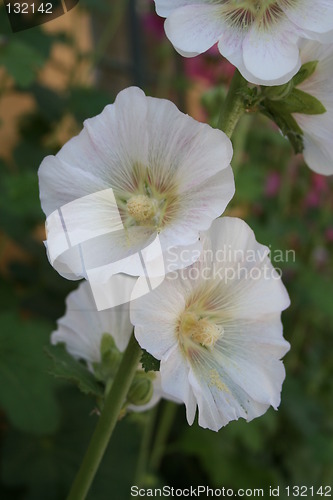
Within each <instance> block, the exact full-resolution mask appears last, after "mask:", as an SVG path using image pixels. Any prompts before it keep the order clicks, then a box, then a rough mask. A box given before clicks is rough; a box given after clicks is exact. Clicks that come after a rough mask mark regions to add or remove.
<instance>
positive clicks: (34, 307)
mask: <svg viewBox="0 0 333 500" xmlns="http://www.w3.org/2000/svg"><path fill="white" fill-rule="evenodd" d="M117 1H119V0H117ZM122 1H123V0H122ZM80 6H81V7H84V8H85V10H86V11H87V12H88V13H91V12H92V11H94V13H96V12H99V13H100V14H102V16H103V17H106V15H107V13H110V9H111V8H114V7H113V5H112V6H110V2H109V1H108V0H98V1H97V0H81V1H80ZM94 23H95V20H93V26H94V30H95V31H96V25H95V24H94ZM50 27H51V25H50ZM0 33H1V40H0V64H1V65H2V66H3V68H4V71H5V76H6V75H7V76H8V75H9V77H10V78H7V79H6V78H5V79H4V83H5V85H4V87H3V88H2V87H1V88H0V98H1V97H3V96H5V97H6V93H8V95H9V94H10V93H11V92H13V91H14V92H17V91H20V92H22V93H29V95H30V96H31V97H32V99H33V100H34V102H35V103H36V107H35V109H34V110H33V111H32V112H29V113H27V114H26V115H24V116H23V117H21V118H20V120H19V121H18V122H17V130H16V132H17V136H18V141H17V144H16V145H15V147H14V150H13V154H12V157H11V158H10V160H8V159H7V158H6V159H4V158H1V159H0V184H1V188H0V190H1V192H0V195H1V196H0V265H1V274H0V297H1V301H0V311H1V313H0V406H1V411H0V445H1V457H0V458H1V483H0V498H1V499H2V498H3V499H4V500H7V498H8V499H9V498H10V499H13V500H16V499H17V500H39V499H40V500H45V499H47V500H63V499H64V498H66V495H67V493H68V490H69V487H70V484H71V482H72V479H73V477H74V475H75V473H76V472H77V469H78V466H79V463H80V461H81V459H82V456H83V454H84V451H85V450H86V447H87V445H88V441H89V439H90V436H91V434H92V432H93V429H94V427H95V425H96V421H97V418H98V417H97V413H98V409H96V403H95V401H94V398H95V399H97V401H98V402H99V400H100V398H101V397H102V396H103V393H104V383H105V381H106V380H107V379H108V378H109V377H110V376H111V375H112V373H111V372H110V365H111V364H112V363H113V361H114V360H113V358H112V352H113V351H112V345H111V344H109V343H108V342H109V339H108V338H106V339H104V342H103V346H102V347H103V349H102V363H100V364H98V365H94V366H93V368H94V370H95V377H94V376H93V375H92V374H91V372H90V371H89V370H88V369H87V367H86V366H85V365H84V364H83V363H82V362H80V361H76V360H74V359H73V358H72V357H71V356H70V355H69V354H68V353H67V352H66V351H65V349H64V348H63V347H61V346H55V347H52V346H49V336H50V333H51V331H52V329H53V325H54V321H55V320H56V319H57V318H59V317H60V316H61V315H63V313H64V300H65V297H66V295H67V294H68V293H69V291H71V290H72V289H73V286H75V285H74V284H73V283H72V282H70V281H67V280H65V279H63V278H62V277H60V276H59V275H58V274H57V273H56V272H55V271H54V270H53V269H52V268H51V266H50V264H49V263H48V260H47V257H46V253H45V248H44V246H43V244H42V235H39V232H38V231H40V230H41V228H42V224H43V222H44V215H43V213H42V211H41V208H40V202H39V196H38V180H37V169H38V166H39V164H40V162H41V161H42V159H43V158H44V157H45V156H46V155H48V154H55V153H56V152H57V151H58V150H59V148H60V147H61V146H62V139H61V138H59V131H62V127H63V123H64V121H66V119H67V118H68V117H69V118H70V120H71V121H72V122H73V134H74V133H76V132H77V130H80V129H81V128H82V121H83V120H84V119H86V118H88V117H91V116H94V115H96V114H98V113H100V112H101V111H102V110H103V108H104V106H105V105H107V104H109V103H110V102H113V100H114V96H115V95H116V93H117V92H118V90H119V88H118V87H119V86H120V87H124V86H125V85H124V81H125V79H126V81H127V82H128V83H126V85H129V84H131V83H132V82H131V77H128V75H127V74H125V73H126V71H127V70H128V71H132V69H133V68H134V66H135V64H136V62H135V61H132V62H130V64H129V65H128V67H127V66H126V65H122V64H121V63H119V61H118V60H112V57H113V56H112V55H111V53H109V51H108V53H107V54H105V58H103V61H102V64H101V65H100V66H99V68H98V71H95V69H94V68H93V69H94V74H96V75H98V76H97V78H96V80H95V83H94V84H92V85H91V86H87V84H86V82H87V81H89V80H86V81H80V79H79V78H76V77H77V75H79V71H77V70H78V68H79V66H80V64H81V62H82V61H83V60H85V61H87V62H88V63H89V62H90V61H93V60H94V55H93V54H91V53H89V54H87V53H82V52H81V49H80V48H79V47H78V46H76V45H75V43H74V40H73V39H72V38H70V37H68V36H66V37H65V36H64V35H63V34H60V35H59V34H57V35H55V34H53V33H51V32H47V31H46V30H45V29H44V27H37V28H33V29H31V30H27V31H26V32H21V33H19V34H12V33H11V32H10V29H9V26H8V21H7V18H6V15H5V14H4V11H3V9H0ZM144 35H145V34H144ZM121 36H124V37H126V36H127V34H125V30H124V32H123V33H121ZM96 38H97V39H98V40H102V39H104V35H103V34H102V33H97V37H96ZM105 40H106V39H104V41H105ZM58 41H61V42H62V43H63V44H65V46H66V48H67V49H68V48H70V49H72V50H73V51H74V53H75V58H76V60H75V62H74V65H73V66H72V67H71V68H70V72H68V73H66V71H65V73H66V74H64V75H63V76H64V77H66V79H67V80H68V81H69V82H70V83H69V86H68V88H67V89H66V90H65V91H60V90H57V87H56V86H53V85H52V88H51V86H47V84H46V83H45V81H43V82H42V81H41V79H40V78H39V73H40V69H42V68H43V66H44V64H45V63H46V61H47V60H49V56H50V54H51V49H52V48H53V46H54V44H55V43H56V42H58ZM109 42H110V43H109V47H111V48H112V44H113V40H109ZM94 43H95V46H96V45H97V43H98V41H97V40H96V39H95V40H94ZM146 48H147V53H148V47H146ZM154 49H156V50H155V56H156V55H158V57H159V60H158V61H157V62H156V67H157V68H159V70H160V69H161V68H162V67H163V74H162V73H161V75H159V70H158V71H156V72H155V73H154V71H153V72H152V74H150V73H149V74H147V79H146V81H147V82H149V84H148V85H147V88H145V90H146V91H147V93H148V94H149V95H159V96H163V97H168V98H171V99H172V100H174V101H175V100H178V101H177V103H178V104H179V103H183V104H184V102H185V98H184V97H185V96H184V91H186V90H187V89H188V88H189V87H191V86H192V87H193V85H192V83H193V82H189V81H188V79H186V78H185V76H184V74H183V73H182V64H183V60H182V59H181V58H177V59H174V51H173V49H172V48H171V46H170V44H168V43H167V42H165V40H161V42H158V43H156V47H155V46H154ZM199 57H200V56H199ZM148 62H149V64H151V62H152V61H147V63H148ZM53 63H56V64H57V63H61V58H60V60H59V59H57V61H53ZM316 64H317V63H316V62H315V61H314V62H310V63H307V64H305V65H303V66H302V68H301V70H300V71H299V73H298V74H297V75H296V76H295V77H294V78H293V79H292V82H291V83H289V84H287V85H285V86H277V87H272V88H269V89H266V90H264V91H263V92H261V93H260V92H259V91H258V90H257V89H256V88H255V87H253V88H251V89H249V90H248V94H247V95H245V96H244V97H245V98H246V100H247V104H248V106H249V108H251V109H252V110H254V111H255V110H257V109H258V108H260V106H261V105H262V99H263V98H265V99H266V103H265V104H266V105H267V106H266V111H265V112H266V114H267V115H268V116H269V118H270V119H275V120H276V123H277V125H278V126H279V127H280V129H281V130H282V132H283V134H284V135H286V136H288V137H289V139H290V140H291V142H292V144H293V146H294V148H295V150H296V151H301V150H302V148H303V140H302V131H301V130H300V129H299V128H298V127H297V124H296V122H295V121H294V120H293V118H292V113H294V112H298V111H304V108H303V106H306V112H308V113H313V112H315V113H322V112H324V109H323V108H322V107H321V105H320V103H319V104H318V102H317V101H315V100H314V99H313V98H311V97H309V96H307V95H306V94H304V93H302V92H301V91H300V90H299V89H297V88H296V87H297V86H298V85H299V84H300V83H301V82H302V81H304V80H305V79H306V78H308V77H309V76H310V75H311V74H313V72H314V70H315V68H316ZM106 66H107V67H109V66H110V67H111V68H112V71H113V72H112V75H111V77H110V78H109V79H108V88H109V91H108V92H104V91H101V85H100V79H99V74H100V72H103V71H104V67H106ZM146 67H148V64H146ZM175 67H176V68H177V70H176V71H175V70H174V68H175ZM118 73H119V74H120V77H121V84H120V85H119V86H118V84H117V83H115V82H116V81H117V78H118V77H119V74H118ZM92 74H93V73H92ZM8 82H9V83H8ZM2 83H3V82H1V85H2ZM105 87H106V85H105ZM261 90H262V89H261ZM225 95H226V89H225V88H224V87H223V86H220V85H219V86H214V85H210V87H209V90H208V91H207V92H206V93H205V94H204V96H203V104H204V111H205V112H206V119H207V122H210V123H211V124H215V123H216V122H217V119H218V116H219V113H220V109H221V105H222V103H223V101H224V99H225ZM267 103H268V104H267ZM301 107H302V109H301ZM183 109H184V110H185V107H184V108H183ZM276 117H278V118H276ZM246 118H247V124H246V123H245V122H243V123H244V124H245V125H244V127H243V129H241V127H242V126H243V124H242V123H240V125H239V129H237V132H236V135H235V136H234V138H233V143H234V149H235V154H234V159H233V168H234V174H235V181H236V194H235V197H234V198H233V200H232V202H231V203H230V205H229V206H228V209H227V210H228V211H229V212H228V215H235V216H239V217H241V218H244V219H246V221H247V222H248V223H249V224H250V225H251V227H252V228H253V229H254V231H255V234H256V238H257V240H258V241H260V242H261V243H263V244H266V245H269V246H270V247H271V249H272V252H274V250H282V251H287V250H294V251H295V255H296V259H295V261H293V260H292V259H291V260H288V261H283V262H281V263H279V262H276V263H275V265H276V266H278V267H281V269H282V271H283V279H284V282H285V284H286V286H287V288H288V292H289V294H290V297H291V304H292V305H291V307H290V308H289V309H288V310H287V311H285V312H284V313H283V324H284V331H285V336H286V338H287V339H288V340H289V341H290V343H291V351H290V352H289V353H288V354H287V356H286V357H285V366H286V374H287V375H286V380H285V383H284V386H283V391H282V403H281V407H280V409H279V411H278V412H275V411H274V410H272V409H270V410H269V411H268V412H267V413H266V414H265V415H264V416H263V417H261V418H259V419H256V420H254V421H252V422H250V423H246V422H244V421H238V422H233V423H231V424H230V425H228V426H227V427H226V428H224V429H222V430H221V431H220V432H219V433H213V432H211V431H208V430H204V429H201V428H200V427H198V425H197V424H194V425H193V426H192V427H189V426H188V424H187V423H186V420H185V410H184V407H183V406H180V407H179V409H178V413H177V415H176V417H175V420H174V421H173V422H171V423H170V431H169V434H168V433H166V441H167V442H166V448H165V453H164V459H163V460H162V464H161V467H159V469H158V470H157V471H156V470H154V471H149V470H148V471H147V475H146V476H147V478H148V479H147V482H149V486H151V485H159V484H162V485H163V484H170V485H172V486H179V487H184V486H186V485H191V484H193V485H195V484H209V485H211V486H215V487H218V486H230V487H233V488H239V487H243V486H244V487H246V488H249V487H263V486H267V485H272V486H274V485H278V484H279V485H280V486H283V485H287V484H289V485H292V484H308V485H309V486H311V485H315V486H316V485H320V484H329V483H330V481H331V478H332V477H333V468H332V460H331V458H332V454H333V449H332V429H333V418H332V415H333V399H332V393H333V360H332V355H331V353H332V350H333V335H332V334H333V329H332V325H333V318H332V310H333V309H332V292H333V289H332V282H333V243H332V241H331V240H329V238H328V237H326V236H325V235H326V232H327V230H328V229H330V228H332V211H333V205H332V203H333V202H332V197H331V192H332V188H333V185H332V180H331V179H327V180H326V181H325V186H326V187H325V186H324V187H320V188H318V186H317V184H318V176H315V175H314V174H313V173H311V172H310V171H309V169H308V168H306V167H305V166H304V165H303V164H302V162H301V159H300V158H298V159H295V158H293V159H291V148H290V144H289V142H288V141H286V140H285V138H284V137H283V136H282V135H281V134H280V133H279V132H278V130H277V129H276V127H275V126H274V124H273V123H272V122H271V121H269V120H268V119H267V118H265V117H262V116H261V117H260V116H258V115H256V116H247V117H246ZM0 125H1V126H4V125H6V117H5V116H2V124H0ZM272 174H274V175H275V176H277V178H278V182H279V186H278V188H277V189H276V191H275V192H273V193H272V192H271V193H269V189H268V188H267V186H268V184H269V179H270V176H271V175H272ZM319 184H320V183H319ZM322 184H324V182H322ZM273 191H274V190H273ZM313 194H315V195H316V196H317V195H318V199H319V201H317V202H316V199H315V202H311V203H312V204H311V203H310V202H309V197H311V196H313ZM37 230H38V231H37ZM36 232H37V233H38V235H39V236H36ZM17 247H18V248H19V249H20V251H21V252H23V254H24V257H23V258H22V257H21V256H20V255H17V253H16V250H17ZM318 256H319V257H318ZM5 311H6V312H5ZM19 318H26V319H24V320H23V319H22V320H21V319H19ZM44 346H49V347H48V348H47V351H48V353H49V357H47V356H46V355H45V351H44ZM141 363H142V365H143V367H144V369H145V371H147V372H149V371H151V373H148V376H150V377H152V376H154V374H153V373H152V372H153V371H156V370H159V361H158V360H156V359H154V358H152V357H151V356H150V355H149V354H148V353H146V352H144V353H143V355H142V359H141ZM50 371H51V372H53V373H54V374H55V375H56V378H54V377H52V376H51V375H50ZM96 377H97V378H98V379H99V380H100V382H101V383H100V382H98V381H96ZM66 381H69V382H71V383H74V384H75V385H77V386H79V388H80V389H81V391H83V392H84V393H85V394H81V393H80V392H79V391H78V390H77V387H71V386H70V385H69V384H66ZM138 382H140V383H141V382H142V381H141V380H139V379H138V377H137V379H136V380H135V384H134V385H133V387H132V390H133V392H134V391H135V389H137V388H138V387H135V385H140V384H138ZM147 388H148V389H149V387H147V386H145V387H142V386H140V387H139V389H140V393H141V394H140V396H143V398H144V396H145V395H146V394H144V392H149V391H147ZM143 389H144V390H143ZM141 391H142V392H141ZM86 394H88V395H90V396H93V397H87V396H86ZM134 396H136V394H134ZM162 409H163V405H162V408H160V409H159V410H158V411H157V420H156V421H155V425H154V426H153V428H152V431H153V435H152V445H154V442H155V438H156V437H157V434H156V431H157V430H158V429H160V426H161V424H162V423H163V420H164V424H165V419H164V418H163V417H164V414H163V412H162V411H161V410H162ZM147 417H148V418H149V416H148V415H145V414H136V415H129V416H126V418H124V419H123V420H122V421H120V422H119V423H118V425H117V428H116V432H115V434H114V436H113V438H112V441H111V443H110V447H109V449H108V451H107V454H106V456H105V459H104V461H103V463H102V467H101V469H100V471H99V473H98V475H97V478H96V482H95V483H94V485H93V488H92V490H91V492H90V495H89V496H88V499H89V498H90V499H91V500H104V499H106V498H111V497H112V498H115V499H116V500H118V499H122V498H127V497H128V495H129V488H130V485H131V484H134V471H135V468H136V465H137V457H138V451H139V446H140V444H139V442H140V439H141V433H142V430H143V429H142V428H141V426H142V425H145V424H146V422H147ZM139 424H140V426H139ZM164 430H165V429H164ZM162 431H163V429H162Z"/></svg>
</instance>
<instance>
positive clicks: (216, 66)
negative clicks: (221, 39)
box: [184, 45, 235, 85]
mask: <svg viewBox="0 0 333 500" xmlns="http://www.w3.org/2000/svg"><path fill="white" fill-rule="evenodd" d="M184 67H185V74H186V76H187V77H188V78H190V79H193V80H202V81H204V82H205V83H206V82H207V83H208V84H210V85H213V84H216V83H218V82H220V81H225V82H229V81H230V80H231V78H232V76H233V74H234V71H235V67H234V66H233V65H232V64H231V63H230V62H229V61H227V60H226V59H224V58H222V59H221V54H220V53H219V51H218V48H217V45H214V46H213V47H211V48H210V49H209V50H208V51H207V52H206V53H205V54H201V55H199V56H198V57H194V58H189V59H185V60H184Z"/></svg>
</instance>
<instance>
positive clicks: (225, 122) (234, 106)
mask: <svg viewBox="0 0 333 500" xmlns="http://www.w3.org/2000/svg"><path fill="white" fill-rule="evenodd" d="M246 87H247V81H246V80H245V79H244V78H243V77H242V75H241V74H240V72H239V71H238V70H237V69H236V70H235V73H234V76H233V78H232V81H231V85H230V88H229V92H228V95H227V97H226V99H225V101H224V104H223V106H222V109H221V113H220V118H219V121H218V125H217V126H218V128H219V129H220V130H222V131H223V132H224V133H225V134H226V135H227V136H228V137H231V136H232V134H233V131H234V130H235V127H236V125H237V123H238V120H239V119H240V117H241V116H242V114H243V113H244V111H245V102H244V93H243V91H244V90H245V89H246Z"/></svg>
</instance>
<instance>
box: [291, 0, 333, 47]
mask: <svg viewBox="0 0 333 500" xmlns="http://www.w3.org/2000/svg"><path fill="white" fill-rule="evenodd" d="M281 8H282V9H283V10H284V12H285V14H286V15H287V16H288V18H289V19H290V20H291V21H292V22H293V23H294V24H295V25H296V26H298V27H299V28H302V29H304V30H307V31H309V32H310V33H309V35H310V36H309V38H312V37H311V35H312V32H313V33H319V34H326V33H328V32H331V33H333V32H332V31H331V30H333V3H332V2H331V0H316V2H314V1H313V0H302V1H301V2H294V3H291V4H287V5H284V4H283V3H282V4H281ZM325 41H326V40H325ZM331 41H333V37H332V38H331Z"/></svg>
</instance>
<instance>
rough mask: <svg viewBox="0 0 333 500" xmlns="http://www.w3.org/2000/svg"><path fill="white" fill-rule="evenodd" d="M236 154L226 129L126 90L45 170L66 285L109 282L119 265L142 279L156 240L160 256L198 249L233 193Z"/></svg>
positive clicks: (51, 237)
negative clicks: (106, 277)
mask: <svg viewBox="0 0 333 500" xmlns="http://www.w3.org/2000/svg"><path fill="white" fill-rule="evenodd" d="M231 157H232V146H231V142H230V140H229V139H228V138H227V136H226V135H225V134H224V133H223V132H221V131H219V130H216V129H213V128H211V127H210V126H209V125H206V124H203V123H198V122H197V121H195V120H194V119H193V118H191V117H189V116H187V115H185V114H183V113H181V112H180V111H179V110H178V109H177V107H176V106H175V105H174V104H173V103H171V102H170V101H167V100H164V99H156V98H152V97H146V96H145V94H144V93H143V92H142V90H140V89H138V88H135V87H132V88H128V89H126V90H124V91H122V92H120V93H119V95H118V96H117V98H116V101H115V103H114V104H112V105H109V106H106V108H105V109H104V111H103V112H102V113H101V114H100V115H98V116H96V117H94V118H90V119H88V120H86V121H85V122H84V128H83V130H82V132H81V133H80V134H79V135H78V136H77V137H74V138H73V139H71V140H70V141H69V142H68V143H67V144H65V146H63V148H62V149H61V150H60V151H59V153H58V154H57V155H56V156H48V157H47V158H45V159H44V161H43V162H42V164H41V166H40V169H39V181H40V196H41V203H42V208H43V210H44V212H45V214H46V215H47V248H48V254H49V258H50V261H51V263H52V265H53V266H54V267H55V268H56V269H57V270H58V272H60V274H62V275H63V276H65V277H66V278H69V279H78V278H80V277H85V278H87V279H90V278H89V272H90V273H92V272H93V271H94V270H96V269H97V270H98V269H100V270H102V272H101V273H100V275H102V276H99V277H98V278H96V276H94V278H96V279H97V280H98V279H103V275H105V273H107V272H109V273H111V274H116V271H117V272H119V266H118V268H117V263H119V262H121V263H122V264H123V267H122V268H121V271H122V272H126V273H127V274H131V275H135V276H138V275H142V263H141V261H140V258H139V257H138V252H140V251H141V250H142V249H144V248H148V247H149V245H150V244H152V242H154V241H155V240H156V238H158V240H159V245H160V249H161V252H162V255H166V254H167V253H168V250H169V249H171V248H183V247H184V246H186V247H187V246H193V245H194V246H195V245H197V242H198V234H199V231H200V230H205V229H208V228H209V226H210V225H211V223H212V221H213V220H214V219H215V218H216V217H218V216H219V215H221V213H222V212H223V211H224V209H225V208H226V205H227V204H228V202H229V201H230V199H231V198H232V196H233V194H234V179H233V173H232V170H231V167H230V161H231ZM154 252H155V253H156V249H155V250H154V251H152V252H151V253H153V254H154ZM133 256H134V257H133ZM132 257H133V258H132ZM141 260H142V259H141ZM152 260H154V259H153V258H152ZM187 264H188V262H187V263H182V264H181V263H179V265H187ZM108 266H109V268H108Z"/></svg>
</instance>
